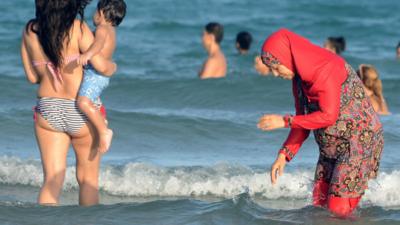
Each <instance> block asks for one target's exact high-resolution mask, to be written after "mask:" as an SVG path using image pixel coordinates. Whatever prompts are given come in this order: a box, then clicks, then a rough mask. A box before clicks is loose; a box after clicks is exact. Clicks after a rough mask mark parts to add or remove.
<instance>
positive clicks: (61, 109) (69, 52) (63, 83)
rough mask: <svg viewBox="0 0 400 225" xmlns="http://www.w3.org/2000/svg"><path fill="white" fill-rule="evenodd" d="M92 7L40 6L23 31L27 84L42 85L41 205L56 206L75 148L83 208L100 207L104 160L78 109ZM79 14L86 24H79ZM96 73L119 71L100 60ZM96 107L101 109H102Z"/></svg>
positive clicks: (76, 0) (38, 114) (75, 0)
mask: <svg viewBox="0 0 400 225" xmlns="http://www.w3.org/2000/svg"><path fill="white" fill-rule="evenodd" d="M87 2H88V1H82V0H69V1H64V0H53V1H43V0H36V1H35V6H36V17H35V18H34V19H32V20H30V21H29V22H28V23H27V25H26V29H25V30H24V33H23V37H22V44H21V56H22V62H23V65H24V69H25V73H26V77H27V79H28V80H29V81H30V82H31V83H33V84H38V85H39V86H38V90H37V96H38V100H37V105H36V107H35V112H34V118H35V123H34V127H35V135H36V139H37V143H38V146H39V149H40V154H41V159H42V165H43V175H44V179H43V186H42V188H41V190H40V193H39V198H38V202H39V203H40V204H51V205H53V204H57V203H58V198H59V194H60V192H61V189H62V186H63V182H64V177H65V170H66V161H67V152H68V149H69V147H70V145H71V144H72V147H73V149H74V151H75V155H76V177H77V180H78V184H79V203H80V204H81V205H93V204H97V203H98V174H99V164H100V155H99V153H98V152H97V151H96V150H95V147H96V146H94V143H96V142H95V138H96V137H95V135H94V130H93V127H92V125H91V124H89V123H88V122H87V118H86V117H85V116H84V114H82V113H81V112H80V111H79V109H78V107H77V104H76V97H77V93H78V90H79V86H80V83H81V80H82V74H83V72H82V67H81V66H78V64H77V63H76V59H77V58H78V56H79V55H80V53H81V52H85V51H86V50H87V49H88V48H89V47H90V45H91V44H92V42H93V34H92V32H91V31H90V29H89V27H88V26H87V24H86V23H85V22H83V11H84V8H85V6H86V4H87ZM78 14H79V15H80V16H81V19H82V20H77V19H76V17H77V16H78ZM91 63H92V64H93V66H94V67H95V68H96V70H98V71H102V73H104V74H112V73H114V72H115V70H116V65H115V64H114V63H112V62H110V61H106V60H104V59H102V58H100V57H99V56H96V57H94V58H93V60H92V61H91ZM97 104H98V109H100V108H101V104H100V103H97Z"/></svg>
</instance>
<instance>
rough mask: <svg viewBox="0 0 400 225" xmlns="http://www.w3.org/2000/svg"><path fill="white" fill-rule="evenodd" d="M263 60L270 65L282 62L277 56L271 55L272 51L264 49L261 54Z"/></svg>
mask: <svg viewBox="0 0 400 225" xmlns="http://www.w3.org/2000/svg"><path fill="white" fill-rule="evenodd" d="M261 61H262V62H263V63H264V64H265V65H266V66H268V67H271V66H272V65H279V64H281V63H280V62H279V60H278V59H277V58H275V57H274V56H273V55H271V53H269V52H264V51H263V52H262V54H261Z"/></svg>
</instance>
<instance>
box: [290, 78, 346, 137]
mask: <svg viewBox="0 0 400 225" xmlns="http://www.w3.org/2000/svg"><path fill="white" fill-rule="evenodd" d="M320 77H322V78H323V79H317V80H316V81H315V82H314V83H313V85H312V87H311V88H310V92H312V93H316V96H315V97H311V98H313V100H312V101H316V102H317V103H318V105H319V109H320V110H319V111H316V112H313V113H310V114H307V115H296V116H295V117H293V120H292V128H304V129H308V130H314V129H319V128H323V127H328V126H331V125H333V124H334V123H335V122H336V120H337V118H338V116H339V110H340V92H341V88H342V82H343V81H342V80H343V79H342V77H341V76H339V75H338V76H335V75H334V74H332V75H330V76H319V78H320ZM309 99H310V97H309Z"/></svg>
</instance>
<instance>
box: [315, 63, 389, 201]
mask: <svg viewBox="0 0 400 225" xmlns="http://www.w3.org/2000/svg"><path fill="white" fill-rule="evenodd" d="M346 70H347V72H348V78H347V80H346V81H345V82H344V83H343V85H342V92H341V99H340V114H339V118H338V120H337V121H336V123H335V124H334V125H332V126H329V127H327V128H322V129H317V130H314V136H315V140H316V142H317V143H318V145H319V150H320V156H319V160H318V164H317V168H316V172H315V180H316V181H319V180H323V181H324V182H327V183H329V184H330V186H329V194H333V195H335V196H338V197H346V198H355V197H359V196H361V195H363V194H364V191H365V189H367V188H368V180H369V179H371V178H376V176H377V172H378V169H379V161H380V158H381V154H382V150H383V130H382V126H381V123H380V122H379V118H378V116H377V114H376V113H375V111H374V109H373V108H372V105H371V103H370V101H369V99H368V97H367V96H366V95H365V93H364V89H363V87H362V83H361V81H360V79H359V78H358V76H357V75H356V73H355V71H354V70H353V69H352V68H351V67H350V66H349V65H346ZM307 108H308V110H307V111H309V112H310V113H312V112H314V111H316V110H319V109H318V107H317V106H315V105H314V106H307Z"/></svg>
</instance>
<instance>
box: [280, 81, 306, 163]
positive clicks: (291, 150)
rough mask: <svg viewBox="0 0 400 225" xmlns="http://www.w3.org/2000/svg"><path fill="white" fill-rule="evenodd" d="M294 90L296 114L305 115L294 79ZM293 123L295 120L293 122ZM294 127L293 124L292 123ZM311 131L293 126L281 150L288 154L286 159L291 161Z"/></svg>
mask: <svg viewBox="0 0 400 225" xmlns="http://www.w3.org/2000/svg"><path fill="white" fill-rule="evenodd" d="M292 91H293V97H294V103H295V107H296V115H303V114H304V109H303V106H302V105H300V102H299V97H298V94H297V93H298V92H297V84H296V82H295V80H293V84H292ZM292 123H293V122H292ZM292 127H293V125H292ZM309 134H310V131H309V130H307V129H303V128H292V129H291V130H290V133H289V135H288V137H287V139H286V141H285V142H284V143H283V146H282V148H281V149H280V150H279V153H282V154H284V155H285V156H286V160H287V161H290V160H292V158H293V157H294V156H295V155H296V154H297V152H298V151H299V149H300V147H301V145H302V144H303V142H304V141H305V140H306V139H307V138H308V135H309Z"/></svg>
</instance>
